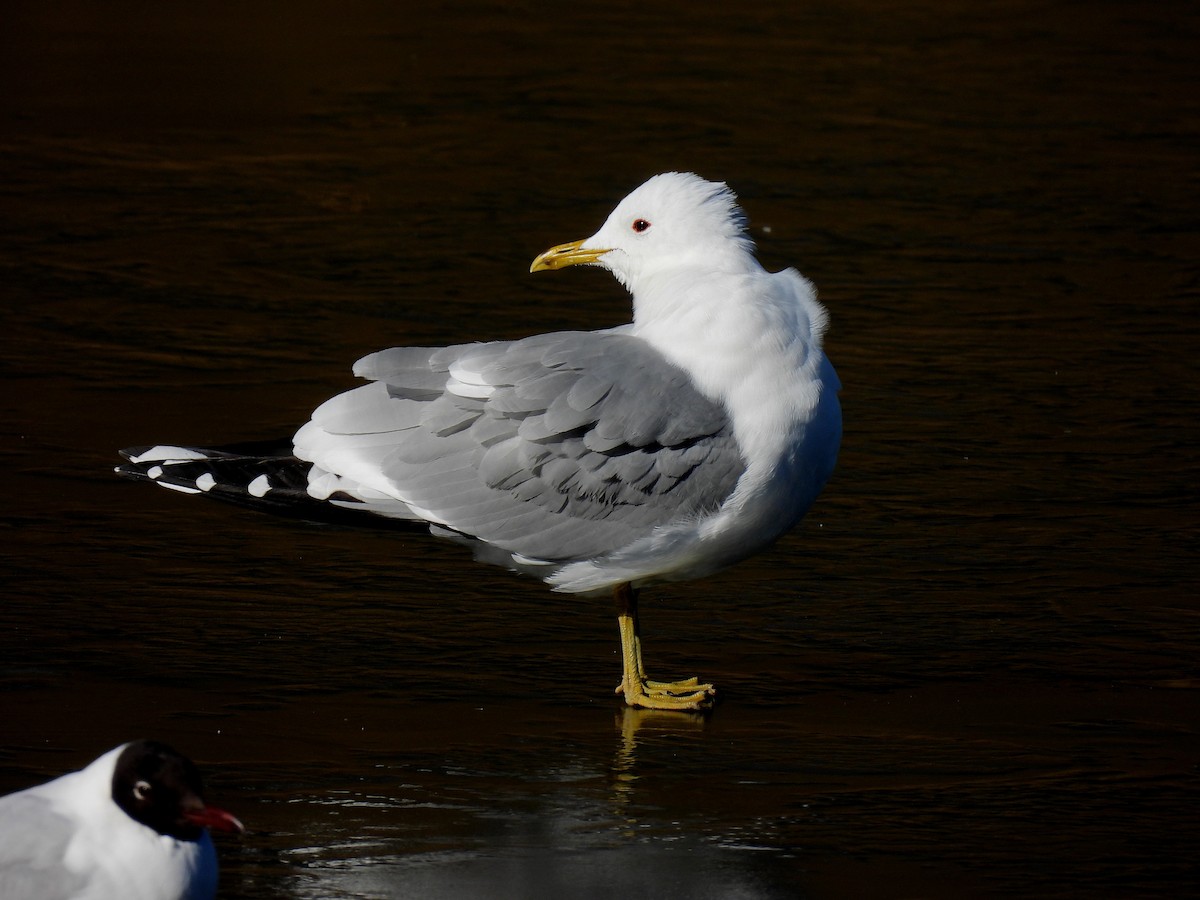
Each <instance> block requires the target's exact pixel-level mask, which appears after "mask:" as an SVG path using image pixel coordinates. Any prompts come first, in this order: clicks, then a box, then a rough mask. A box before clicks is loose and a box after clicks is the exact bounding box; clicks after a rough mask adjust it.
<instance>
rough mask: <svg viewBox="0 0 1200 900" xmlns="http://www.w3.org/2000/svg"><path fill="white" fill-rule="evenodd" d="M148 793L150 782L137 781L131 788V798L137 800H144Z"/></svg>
mask: <svg viewBox="0 0 1200 900" xmlns="http://www.w3.org/2000/svg"><path fill="white" fill-rule="evenodd" d="M150 791H151V787H150V782H148V781H139V782H138V783H137V784H135V785H134V786H133V796H134V797H136V798H137V799H139V800H145V799H146V798H147V797H149V796H150Z"/></svg>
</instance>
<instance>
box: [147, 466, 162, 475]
mask: <svg viewBox="0 0 1200 900" xmlns="http://www.w3.org/2000/svg"><path fill="white" fill-rule="evenodd" d="M146 474H147V475H148V476H150V477H151V478H158V477H159V476H161V475H162V466H151V467H150V468H148V469H147V470H146Z"/></svg>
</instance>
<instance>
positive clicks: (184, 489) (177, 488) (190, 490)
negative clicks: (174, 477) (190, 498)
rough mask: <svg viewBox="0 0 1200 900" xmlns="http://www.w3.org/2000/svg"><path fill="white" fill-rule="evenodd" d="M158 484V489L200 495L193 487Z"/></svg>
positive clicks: (163, 482) (164, 482) (162, 482)
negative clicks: (162, 488)
mask: <svg viewBox="0 0 1200 900" xmlns="http://www.w3.org/2000/svg"><path fill="white" fill-rule="evenodd" d="M158 484H159V486H160V487H165V488H168V489H170V490H172V491H179V493H181V494H198V493H200V492H199V491H198V490H196V489H195V488H194V487H184V486H183V485H182V484H171V482H169V481H160V482H159V483H158Z"/></svg>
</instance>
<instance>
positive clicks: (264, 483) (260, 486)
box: [246, 475, 271, 497]
mask: <svg viewBox="0 0 1200 900" xmlns="http://www.w3.org/2000/svg"><path fill="white" fill-rule="evenodd" d="M269 490H271V482H270V480H269V479H268V478H267V476H266V475H259V476H258V477H257V478H255V479H254V480H253V481H252V482H250V483H249V484H248V485H246V493H248V494H251V495H252V496H255V497H263V496H266V493H267V491H269Z"/></svg>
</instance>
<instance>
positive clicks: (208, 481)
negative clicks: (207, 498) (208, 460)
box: [196, 472, 217, 493]
mask: <svg viewBox="0 0 1200 900" xmlns="http://www.w3.org/2000/svg"><path fill="white" fill-rule="evenodd" d="M216 484H217V479H215V478H213V477H212V473H210V472H205V473H204V474H203V475H201V476H200V477H199V478H197V479H196V487H198V488H200V490H202V491H204V492H205V493H208V492H209V491H211V490H212V489H213V488H214V487H216Z"/></svg>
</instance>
